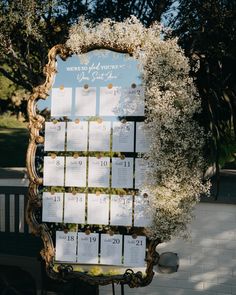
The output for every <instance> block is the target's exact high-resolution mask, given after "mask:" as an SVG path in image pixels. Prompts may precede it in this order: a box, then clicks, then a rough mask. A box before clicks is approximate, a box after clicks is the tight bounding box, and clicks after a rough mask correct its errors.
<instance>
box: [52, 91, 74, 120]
mask: <svg viewBox="0 0 236 295" xmlns="http://www.w3.org/2000/svg"><path fill="white" fill-rule="evenodd" d="M51 98H52V102H51V116H52V117H63V116H70V115H71V109H72V88H70V87H65V88H64V87H60V88H52V94H51Z"/></svg>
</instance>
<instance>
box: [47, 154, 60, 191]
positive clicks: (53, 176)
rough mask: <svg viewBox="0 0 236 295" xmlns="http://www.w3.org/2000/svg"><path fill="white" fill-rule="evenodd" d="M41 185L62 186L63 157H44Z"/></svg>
mask: <svg viewBox="0 0 236 295" xmlns="http://www.w3.org/2000/svg"><path fill="white" fill-rule="evenodd" d="M43 185H45V186H63V185H64V157H55V158H52V157H49V156H46V157H44V165H43Z"/></svg>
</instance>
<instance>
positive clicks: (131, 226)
mask: <svg viewBox="0 0 236 295" xmlns="http://www.w3.org/2000/svg"><path fill="white" fill-rule="evenodd" d="M111 49H112V50H111ZM140 67H141V65H140V63H139V60H138V59H137V58H135V57H133V56H132V52H131V51H130V50H128V49H127V50H125V51H122V52H120V51H119V50H118V48H106V47H104V48H96V49H94V48H89V47H88V48H86V50H84V53H81V54H72V53H71V51H70V50H69V49H67V48H66V47H64V46H56V47H54V48H52V49H51V51H50V53H49V63H48V65H47V67H46V75H47V79H46V82H45V84H44V85H42V86H39V87H38V88H37V89H36V91H35V92H34V93H33V95H32V96H31V98H30V101H29V104H28V111H29V117H30V132H31V141H30V144H29V148H28V153H27V167H28V172H29V176H30V189H29V205H28V211H27V217H28V222H29V224H30V225H31V227H32V231H33V232H34V233H36V234H39V235H40V236H41V237H42V239H43V241H44V249H43V250H42V252H41V253H42V256H43V258H44V260H45V261H46V267H47V271H48V274H49V275H50V276H52V277H54V278H58V279H60V278H62V277H63V279H66V280H69V279H71V278H74V277H78V278H80V279H82V280H85V281H88V282H89V283H92V284H101V285H104V284H109V283H111V282H117V283H122V284H128V285H130V286H132V287H134V286H136V287H138V286H145V285H147V284H149V283H150V282H151V280H152V277H153V274H154V273H153V266H154V265H155V264H156V261H157V254H156V252H155V247H156V245H157V244H158V241H157V240H149V239H148V237H147V235H146V227H148V226H149V224H150V219H149V218H148V217H147V214H146V212H148V210H147V211H146V209H147V208H148V206H149V202H148V195H147V194H144V195H142V194H141V193H140V191H139V189H140V188H141V187H142V181H143V180H144V179H145V175H146V173H145V171H146V169H148V168H147V167H148V166H147V163H146V161H145V159H144V156H145V152H147V151H148V147H149V143H148V134H147V133H145V132H146V131H145V129H144V128H143V124H144V121H145V96H144V87H143V82H142V78H141V72H140Z"/></svg>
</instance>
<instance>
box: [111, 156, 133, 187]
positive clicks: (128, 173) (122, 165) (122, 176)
mask: <svg viewBox="0 0 236 295" xmlns="http://www.w3.org/2000/svg"><path fill="white" fill-rule="evenodd" d="M112 187H114V188H133V158H125V159H120V158H112Z"/></svg>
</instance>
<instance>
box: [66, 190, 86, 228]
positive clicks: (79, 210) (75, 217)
mask: <svg viewBox="0 0 236 295" xmlns="http://www.w3.org/2000/svg"><path fill="white" fill-rule="evenodd" d="M85 200H86V198H85V194H80V193H76V194H73V193H65V205H64V222H65V223H82V224H83V223H85Z"/></svg>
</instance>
